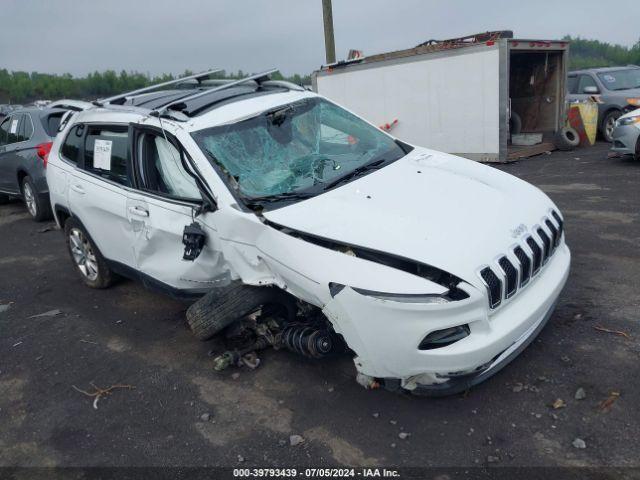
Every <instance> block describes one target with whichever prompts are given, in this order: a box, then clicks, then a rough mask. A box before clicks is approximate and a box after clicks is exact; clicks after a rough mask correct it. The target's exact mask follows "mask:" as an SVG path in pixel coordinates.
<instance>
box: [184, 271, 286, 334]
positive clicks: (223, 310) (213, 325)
mask: <svg viewBox="0 0 640 480" xmlns="http://www.w3.org/2000/svg"><path fill="white" fill-rule="evenodd" d="M267 304H277V305H279V306H282V307H284V308H285V309H286V311H287V315H288V316H293V315H295V301H294V299H293V297H291V296H290V295H289V294H287V293H286V292H284V291H283V290H280V289H279V288H277V287H253V286H250V285H245V284H243V283H241V282H234V283H232V284H231V285H229V286H227V287H219V288H214V289H213V290H211V291H210V292H209V293H207V294H206V295H205V296H204V297H202V298H201V299H199V300H198V301H197V302H195V303H194V304H193V305H191V306H190V307H189V308H188V309H187V324H188V325H189V328H190V329H191V332H192V333H193V334H194V335H195V336H196V338H198V339H199V340H203V341H204V340H209V339H210V338H211V337H213V336H214V335H215V334H216V333H218V332H220V331H222V330H223V329H224V328H225V327H227V326H229V325H231V324H232V323H233V322H235V321H236V320H239V319H241V318H243V317H245V316H247V315H249V314H251V313H253V312H255V311H256V310H258V309H259V308H260V307H261V306H263V305H267Z"/></svg>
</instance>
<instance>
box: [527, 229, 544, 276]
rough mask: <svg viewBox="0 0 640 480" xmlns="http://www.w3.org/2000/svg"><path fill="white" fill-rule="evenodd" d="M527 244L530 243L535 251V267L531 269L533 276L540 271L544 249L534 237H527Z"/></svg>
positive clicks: (530, 246)
mask: <svg viewBox="0 0 640 480" xmlns="http://www.w3.org/2000/svg"><path fill="white" fill-rule="evenodd" d="M527 245H529V248H530V249H531V251H532V252H533V269H532V271H531V275H532V276H533V275H535V274H536V273H538V271H539V270H540V267H541V266H542V249H541V248H540V245H538V242H536V241H535V240H534V239H533V237H527Z"/></svg>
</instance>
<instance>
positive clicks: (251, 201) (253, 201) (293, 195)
mask: <svg viewBox="0 0 640 480" xmlns="http://www.w3.org/2000/svg"><path fill="white" fill-rule="evenodd" d="M316 195H317V194H316V193H310V192H284V193H276V194H275V195H265V196H264V197H250V198H247V202H246V205H247V206H248V207H249V208H254V207H261V206H263V204H264V203H274V202H280V201H282V200H306V199H308V198H311V197H315V196H316Z"/></svg>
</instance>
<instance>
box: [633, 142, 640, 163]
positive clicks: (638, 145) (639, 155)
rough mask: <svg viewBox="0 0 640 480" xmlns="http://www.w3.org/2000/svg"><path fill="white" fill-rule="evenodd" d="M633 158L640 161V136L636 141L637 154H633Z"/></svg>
mask: <svg viewBox="0 0 640 480" xmlns="http://www.w3.org/2000/svg"><path fill="white" fill-rule="evenodd" d="M633 158H634V159H635V160H636V161H637V162H640V137H638V140H637V141H636V154H635V155H634V156H633Z"/></svg>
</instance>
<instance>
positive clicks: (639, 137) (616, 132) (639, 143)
mask: <svg viewBox="0 0 640 480" xmlns="http://www.w3.org/2000/svg"><path fill="white" fill-rule="evenodd" d="M612 137H613V146H612V147H611V150H612V151H614V152H617V153H621V154H623V155H633V156H634V158H635V159H636V160H640V108H639V109H637V110H634V111H632V112H629V113H627V114H625V115H623V116H621V117H620V118H618V120H617V121H616V125H615V127H614V129H613V134H612Z"/></svg>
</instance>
